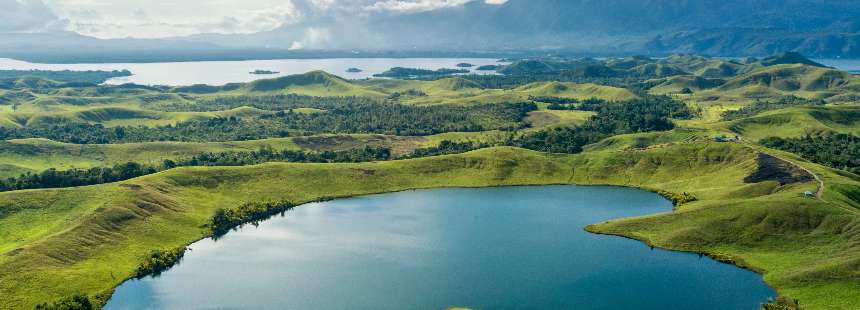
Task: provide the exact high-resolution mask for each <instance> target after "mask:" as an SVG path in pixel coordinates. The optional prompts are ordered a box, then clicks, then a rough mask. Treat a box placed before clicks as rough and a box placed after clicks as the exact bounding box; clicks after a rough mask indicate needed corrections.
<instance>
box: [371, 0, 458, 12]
mask: <svg viewBox="0 0 860 310" xmlns="http://www.w3.org/2000/svg"><path fill="white" fill-rule="evenodd" d="M471 1H472V0H385V1H378V2H375V3H373V4H371V5H369V6H367V7H366V9H367V10H369V11H391V12H400V13H413V12H424V11H432V10H437V9H441V8H449V7H456V6H461V5H463V4H466V3H468V2H471Z"/></svg>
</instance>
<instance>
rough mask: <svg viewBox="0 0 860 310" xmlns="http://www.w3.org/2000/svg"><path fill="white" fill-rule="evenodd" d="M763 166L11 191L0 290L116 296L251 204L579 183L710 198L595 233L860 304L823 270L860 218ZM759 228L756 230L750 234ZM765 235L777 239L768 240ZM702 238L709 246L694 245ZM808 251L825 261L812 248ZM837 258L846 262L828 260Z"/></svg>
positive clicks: (308, 169) (624, 159)
mask: <svg viewBox="0 0 860 310" xmlns="http://www.w3.org/2000/svg"><path fill="white" fill-rule="evenodd" d="M756 166H757V164H756V153H755V152H753V151H752V150H750V149H747V148H745V147H742V146H740V145H736V144H716V143H708V142H704V143H698V142H697V143H681V144H675V145H672V146H668V147H662V148H655V149H650V150H643V151H632V152H631V151H628V152H617V151H611V150H610V151H605V152H590V153H583V154H581V155H547V154H541V153H537V152H532V151H525V150H521V149H511V148H493V149H484V150H479V151H475V152H472V153H468V154H462V155H451V156H442V157H432V158H423V159H416V160H406V161H393V162H380V163H364V164H265V165H260V166H250V167H237V168H218V167H208V168H183V169H174V170H169V171H166V172H162V173H159V174H155V175H150V176H146V177H142V178H138V179H133V180H129V181H125V182H120V183H116V184H105V185H98V186H90V187H81V188H70V189H57V190H36V191H18V192H7V193H0V211H2V212H0V215H2V216H0V225H3V227H4V228H6V229H4V232H3V233H2V234H0V253H2V255H0V280H2V281H0V292H2V294H3V295H4V296H11V298H9V299H7V300H6V301H7V302H8V303H9V304H10V305H12V306H13V307H27V306H31V305H33V304H34V303H37V302H41V301H45V300H51V299H54V298H58V297H61V296H65V295H68V294H72V293H74V292H76V291H78V290H83V291H86V292H88V293H90V294H93V295H95V294H107V293H109V292H110V290H111V288H112V287H113V286H115V285H117V284H118V283H120V281H122V280H123V279H124V278H126V277H128V276H129V275H131V272H132V271H133V270H134V268H135V266H137V264H138V259H139V257H141V256H143V255H144V254H145V253H148V252H149V251H150V250H152V249H166V248H173V247H175V246H178V245H181V244H185V243H188V242H191V241H193V240H195V239H198V238H201V237H203V236H205V235H206V234H207V232H206V230H205V229H204V228H202V227H201V225H202V224H204V223H205V222H206V221H207V219H208V218H209V217H210V216H211V215H212V214H213V211H214V210H215V209H216V208H231V207H235V206H237V205H238V204H240V203H242V202H247V201H260V200H263V201H266V200H280V199H289V200H292V201H295V202H304V201H311V200H314V199H317V198H319V197H323V196H326V197H332V196H334V197H338V196H348V195H358V194H367V193H377V192H387V191H396V190H404V189H409V188H427V187H438V186H488V185H517V184H553V183H580V184H617V185H626V186H640V187H647V188H651V189H655V190H656V189H664V190H671V191H675V192H679V191H687V192H690V193H692V194H694V195H695V196H696V197H698V198H699V201H698V202H695V203H691V204H688V205H684V206H682V207H680V208H679V209H678V210H677V211H676V212H672V213H666V214H660V215H655V216H651V217H646V218H640V219H635V220H628V221H618V222H616V221H613V222H611V223H610V224H607V225H609V226H601V227H594V228H592V229H593V230H599V231H607V232H612V233H619V234H625V235H631V236H634V237H637V238H641V239H645V240H648V241H649V242H654V243H657V244H659V245H661V246H666V247H671V248H677V249H685V250H697V251H706V252H712V253H719V254H720V255H724V256H723V257H730V258H733V259H735V260H736V261H737V262H738V263H740V264H742V265H746V266H750V267H753V268H757V269H758V270H762V271H765V272H766V276H765V279H766V280H767V281H768V283H770V284H772V285H776V286H777V287H780V288H783V287H784V288H787V289H786V291H787V292H789V293H790V294H789V295H790V296H801V297H802V300H803V302H804V304H805V305H807V306H809V307H810V309H815V308H822V309H823V308H826V307H827V306H828V305H830V306H837V307H838V306H839V304H832V303H833V302H834V301H833V300H831V299H828V298H821V297H817V298H816V297H815V296H824V295H833V296H840V298H841V299H839V300H842V301H843V302H847V301H850V300H856V299H857V298H860V295H858V292H860V290H857V289H856V280H857V279H856V278H851V277H852V276H851V274H850V273H838V276H836V277H833V276H830V274H829V273H826V272H827V270H829V269H828V268H830V267H829V266H842V265H840V264H843V263H845V262H850V261H851V260H852V259H857V257H860V252H857V251H853V250H849V249H853V248H852V247H851V244H855V245H856V244H857V242H856V241H857V239H856V238H860V235H857V234H852V233H848V232H847V231H849V230H848V229H849V228H850V227H852V225H854V226H856V225H855V224H856V223H857V217H856V216H853V215H850V213H847V212H846V211H843V210H842V209H839V208H835V207H832V206H831V205H830V204H826V203H823V202H819V201H815V200H805V199H803V198H800V197H799V192H800V191H803V190H814V188H815V184H814V183H801V184H792V185H785V186H780V185H779V184H778V183H775V182H773V181H761V182H759V183H745V182H744V181H743V179H744V178H745V176H747V175H749V174H751V173H752V172H753V171H754V170H755V169H756ZM813 167H814V166H813ZM814 170H815V171H816V172H819V173H823V172H826V171H823V170H822V169H821V168H814ZM367 171H373V173H367ZM827 173H828V174H827V175H828V176H831V175H830V174H829V172H827ZM417 175H420V176H421V177H416V176H417ZM831 180H832V181H836V180H837V179H831ZM839 180H840V181H839V182H842V183H843V184H845V186H849V187H846V188H856V186H857V181H850V180H844V179H839ZM852 182H853V183H852ZM833 191H834V192H835V191H836V190H835V189H834V190H833ZM833 195H836V193H834V194H833ZM10 202H15V203H14V204H11V203H10ZM750 219H759V222H757V223H756V224H755V225H746V223H747V222H748V221H749V220H750ZM761 219H766V220H764V221H763V220H761ZM779 223H785V224H779ZM799 223H807V224H803V225H801V224H799ZM815 223H826V225H827V226H826V227H827V229H818V230H815V229H816V227H820V225H824V224H815ZM762 225H765V226H767V225H776V227H777V228H778V229H777V230H762V229H761V227H762ZM619 227H621V228H619ZM626 227H629V229H627V230H625V229H622V228H626ZM643 227H645V228H643ZM811 231H816V233H815V234H810V232H811ZM737 235H741V236H747V237H744V238H737V237H735V236H737ZM694 238H697V239H695V240H703V241H705V242H701V243H688V241H689V240H694ZM810 243H812V244H816V246H817V249H818V250H817V251H811V252H810V251H803V250H801V248H804V247H806V246H807V245H808V244H810ZM772 246H773V247H778V248H779V254H778V255H779V256H786V255H790V257H784V259H780V257H779V256H776V254H775V253H773V252H772ZM832 251H839V253H844V254H843V256H840V257H835V258H834V257H831V256H830V255H829V254H827V255H825V254H824V253H833V252H832ZM789 253H790V254H789ZM821 260H823V261H824V262H825V263H819V261H821ZM834 264H836V265H834ZM800 279H802V280H803V281H792V280H800ZM807 281H808V282H807ZM822 281H823V282H822ZM852 281H854V282H852ZM70 283H72V284H73V285H70ZM804 283H828V285H829V286H827V287H826V288H821V287H818V286H814V285H812V286H807V285H804ZM852 283H855V284H852ZM102 296H104V295H102Z"/></svg>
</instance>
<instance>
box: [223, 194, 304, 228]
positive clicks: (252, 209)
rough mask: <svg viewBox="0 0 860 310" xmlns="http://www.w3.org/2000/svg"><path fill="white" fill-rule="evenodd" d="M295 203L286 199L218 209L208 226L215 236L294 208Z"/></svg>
mask: <svg viewBox="0 0 860 310" xmlns="http://www.w3.org/2000/svg"><path fill="white" fill-rule="evenodd" d="M295 206H296V205H295V204H293V203H290V202H287V201H280V202H267V203H261V202H251V203H246V204H243V205H241V206H239V207H238V208H235V209H218V210H215V215H213V216H212V220H210V222H209V224H208V226H209V228H210V229H211V230H212V233H213V234H214V235H215V236H219V235H223V234H226V233H227V232H228V231H230V229H233V228H235V227H237V226H239V225H241V224H244V223H257V222H259V221H261V220H265V219H267V218H269V217H270V216H272V215H275V214H278V213H282V212H284V211H287V210H289V209H292V208H294V207H295Z"/></svg>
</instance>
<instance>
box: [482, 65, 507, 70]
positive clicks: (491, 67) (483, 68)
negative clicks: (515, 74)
mask: <svg viewBox="0 0 860 310" xmlns="http://www.w3.org/2000/svg"><path fill="white" fill-rule="evenodd" d="M499 67H501V66H499V65H483V66H480V67H478V68H477V70H478V71H495V70H498V69H499Z"/></svg>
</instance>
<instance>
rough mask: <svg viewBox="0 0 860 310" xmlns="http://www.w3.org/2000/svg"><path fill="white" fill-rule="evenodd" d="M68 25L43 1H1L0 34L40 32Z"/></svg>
mask: <svg viewBox="0 0 860 310" xmlns="http://www.w3.org/2000/svg"><path fill="white" fill-rule="evenodd" d="M65 24H66V21H65V20H62V19H60V18H58V17H57V15H55V14H54V12H53V11H52V10H51V8H50V7H48V6H47V5H46V4H45V3H44V2H42V0H0V32H39V31H47V30H58V29H62V28H63V27H64V26H65Z"/></svg>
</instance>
